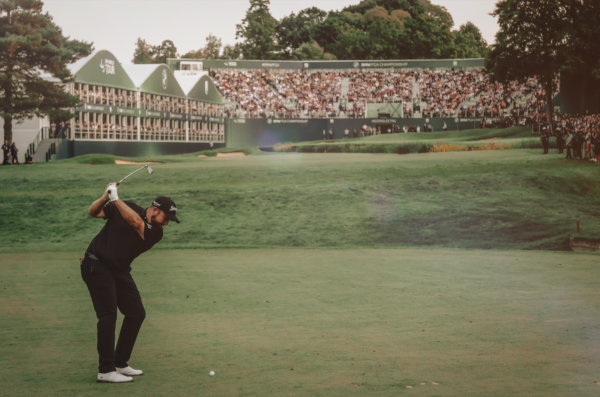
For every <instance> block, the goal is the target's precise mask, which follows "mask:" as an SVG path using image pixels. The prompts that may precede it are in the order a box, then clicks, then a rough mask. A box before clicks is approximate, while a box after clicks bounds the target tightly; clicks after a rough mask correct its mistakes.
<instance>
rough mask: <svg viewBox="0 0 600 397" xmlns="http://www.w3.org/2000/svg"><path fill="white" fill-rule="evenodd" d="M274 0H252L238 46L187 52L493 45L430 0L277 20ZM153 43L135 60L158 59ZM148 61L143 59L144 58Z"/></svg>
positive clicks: (440, 49) (433, 52) (435, 49)
mask: <svg viewBox="0 0 600 397" xmlns="http://www.w3.org/2000/svg"><path fill="white" fill-rule="evenodd" d="M269 5H270V0H250V7H249V9H248V11H247V12H246V16H245V18H244V19H243V20H242V21H241V23H240V24H238V25H236V38H237V39H240V41H239V43H237V44H236V45H235V46H230V45H225V47H223V51H222V52H221V40H220V39H218V38H216V37H215V36H213V35H209V37H207V39H206V43H207V44H206V47H204V48H201V49H199V50H196V51H190V52H188V53H186V54H184V55H183V56H182V57H184V58H198V59H242V58H243V59H265V60H267V59H276V60H333V59H423V58H426V59H437V58H481V57H483V56H485V54H486V52H487V48H488V45H487V43H486V41H485V40H484V39H483V37H482V35H481V32H480V30H479V28H477V27H476V26H475V25H474V24H473V23H471V22H468V23H466V24H464V25H462V26H460V28H459V29H458V30H453V28H454V20H453V19H452V16H451V15H450V13H449V12H448V11H447V10H446V8H445V7H443V6H439V5H435V4H432V3H431V2H430V0H363V1H361V2H360V3H359V4H357V5H353V6H349V7H346V8H344V9H342V10H341V11H331V12H325V11H323V10H321V9H319V8H317V7H310V8H306V9H304V10H302V11H300V12H298V13H297V14H295V13H291V14H290V15H288V16H286V17H284V18H282V19H281V20H280V21H277V20H276V19H275V18H274V17H273V16H272V15H271V13H270V10H269ZM151 48H152V47H151V46H147V45H146V44H145V42H144V41H143V40H141V39H139V40H138V44H137V46H136V52H135V54H134V62H136V63H152V62H157V59H155V58H152V57H151V56H148V57H140V56H138V55H139V54H144V53H145V54H150V53H151ZM139 60H143V62H139Z"/></svg>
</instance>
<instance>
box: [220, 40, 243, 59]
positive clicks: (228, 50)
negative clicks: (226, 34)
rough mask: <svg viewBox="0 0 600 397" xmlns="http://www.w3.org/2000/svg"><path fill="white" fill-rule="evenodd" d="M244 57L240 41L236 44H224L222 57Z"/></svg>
mask: <svg viewBox="0 0 600 397" xmlns="http://www.w3.org/2000/svg"><path fill="white" fill-rule="evenodd" d="M241 57H242V50H241V49H240V45H239V43H235V44H234V45H229V44H225V46H223V53H222V54H221V59H231V60H235V59H240V58H241Z"/></svg>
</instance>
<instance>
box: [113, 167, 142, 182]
mask: <svg viewBox="0 0 600 397" xmlns="http://www.w3.org/2000/svg"><path fill="white" fill-rule="evenodd" d="M146 167H148V164H146V165H145V166H143V167H142V168H140V169H137V170H135V171H133V172H132V173H131V174H129V175H127V176H126V177H125V178H123V179H121V180H120V181H119V182H117V186H119V185H120V184H121V182H123V181H124V180H125V179H127V178H129V177H130V176H131V175H133V174H135V173H136V172H138V171H139V170H143V169H144V168H146Z"/></svg>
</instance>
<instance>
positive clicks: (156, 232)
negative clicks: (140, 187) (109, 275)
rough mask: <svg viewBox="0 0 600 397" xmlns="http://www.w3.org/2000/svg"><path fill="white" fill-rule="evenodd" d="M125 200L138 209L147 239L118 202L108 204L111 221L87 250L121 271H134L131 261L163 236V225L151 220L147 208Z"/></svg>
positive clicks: (107, 208) (105, 210) (105, 217)
mask: <svg viewBox="0 0 600 397" xmlns="http://www.w3.org/2000/svg"><path fill="white" fill-rule="evenodd" d="M124 203H125V204H127V205H128V206H129V207H130V208H132V209H133V210H134V211H135V212H137V213H138V214H139V215H140V217H141V218H142V220H143V221H144V225H145V226H144V227H145V229H144V239H142V238H141V237H140V235H139V234H138V232H136V231H135V229H134V228H133V227H132V226H131V225H130V224H129V223H127V221H126V220H125V218H123V216H122V215H121V212H120V211H119V210H118V208H117V207H116V206H115V204H114V203H109V204H107V205H106V206H105V207H104V219H108V221H107V222H106V224H105V225H104V227H103V228H102V230H100V233H98V235H97V236H96V237H94V239H93V240H92V242H91V243H90V246H89V247H88V249H87V252H89V253H90V254H93V255H95V256H96V257H97V258H98V259H99V260H100V261H101V262H102V263H104V264H105V265H107V266H109V267H110V268H112V269H113V270H115V271H118V272H129V271H131V266H130V265H131V262H133V260H134V259H135V258H137V257H138V256H140V254H142V253H144V252H146V251H148V250H149V249H150V248H152V247H153V246H154V244H156V243H158V242H159V241H160V240H161V239H162V237H163V231H162V228H161V227H159V226H153V225H151V224H149V223H148V220H147V219H146V210H145V209H144V208H142V207H140V206H139V205H137V204H135V203H133V202H131V201H124Z"/></svg>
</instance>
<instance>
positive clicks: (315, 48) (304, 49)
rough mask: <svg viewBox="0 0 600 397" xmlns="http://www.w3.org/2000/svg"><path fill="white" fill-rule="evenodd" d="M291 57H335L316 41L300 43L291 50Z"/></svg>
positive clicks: (316, 59)
mask: <svg viewBox="0 0 600 397" xmlns="http://www.w3.org/2000/svg"><path fill="white" fill-rule="evenodd" d="M291 59H293V60H297V61H333V60H335V59H337V58H336V57H334V56H333V55H331V54H330V53H328V52H325V51H323V48H322V47H321V46H320V45H319V44H318V43H317V42H316V41H312V42H310V43H302V44H301V45H300V47H298V48H297V49H296V50H294V51H293V52H292V56H291Z"/></svg>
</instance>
